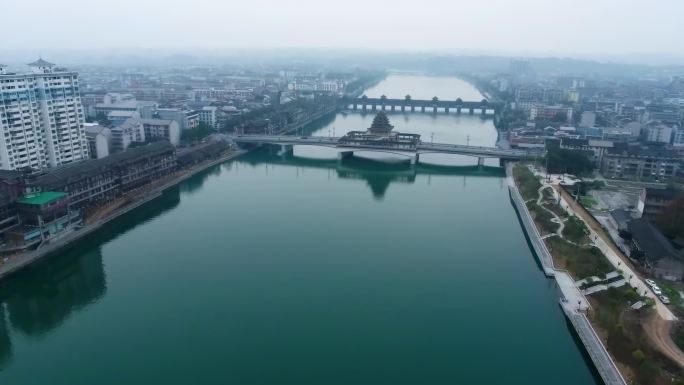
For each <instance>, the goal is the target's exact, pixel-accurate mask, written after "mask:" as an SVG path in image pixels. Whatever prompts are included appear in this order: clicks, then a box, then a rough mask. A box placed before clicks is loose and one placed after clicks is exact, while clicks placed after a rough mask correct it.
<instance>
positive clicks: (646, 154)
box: [601, 143, 682, 181]
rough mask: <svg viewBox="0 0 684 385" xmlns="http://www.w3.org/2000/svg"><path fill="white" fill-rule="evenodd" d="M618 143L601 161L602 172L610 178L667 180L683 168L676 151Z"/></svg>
mask: <svg viewBox="0 0 684 385" xmlns="http://www.w3.org/2000/svg"><path fill="white" fill-rule="evenodd" d="M617 144H618V143H614V147H613V148H612V149H608V151H607V152H606V153H605V154H604V155H603V161H602V162H601V172H602V173H603V175H604V176H606V177H608V178H615V179H628V180H637V181H667V180H670V179H672V178H673V177H674V176H675V175H677V172H678V171H679V169H680V168H681V162H682V160H681V157H680V156H679V155H678V154H677V152H675V151H670V150H664V149H648V148H642V147H639V146H627V145H624V146H622V145H621V146H618V145H617ZM619 144H624V143H619Z"/></svg>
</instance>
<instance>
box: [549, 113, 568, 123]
mask: <svg viewBox="0 0 684 385" xmlns="http://www.w3.org/2000/svg"><path fill="white" fill-rule="evenodd" d="M552 121H553V122H555V123H567V122H568V115H567V114H565V113H563V112H557V113H556V115H554V116H553V120H552Z"/></svg>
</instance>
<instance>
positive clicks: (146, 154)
mask: <svg viewBox="0 0 684 385" xmlns="http://www.w3.org/2000/svg"><path fill="white" fill-rule="evenodd" d="M173 151H175V147H173V145H172V144H171V143H169V142H167V141H158V142H153V143H150V144H146V145H144V146H140V147H134V148H129V149H128V150H126V151H123V152H117V153H115V154H112V155H110V156H107V157H104V158H102V159H90V160H85V161H82V162H77V163H69V164H66V165H64V166H60V167H55V168H53V169H51V170H49V171H47V172H46V173H44V174H42V175H39V176H37V177H36V178H35V179H34V180H33V181H32V182H31V184H32V185H37V186H41V187H43V188H46V187H47V188H53V187H54V188H56V187H60V186H63V185H64V183H65V182H66V181H68V180H70V179H72V180H79V179H81V178H87V177H90V176H93V175H98V174H101V173H102V172H104V171H106V170H107V169H113V168H114V166H123V165H126V164H127V163H132V162H136V161H139V160H142V159H146V158H150V157H153V156H156V155H159V154H164V153H167V152H173Z"/></svg>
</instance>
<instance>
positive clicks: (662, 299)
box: [658, 295, 670, 305]
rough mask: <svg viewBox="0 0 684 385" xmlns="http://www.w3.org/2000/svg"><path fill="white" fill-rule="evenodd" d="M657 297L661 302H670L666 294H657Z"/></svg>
mask: <svg viewBox="0 0 684 385" xmlns="http://www.w3.org/2000/svg"><path fill="white" fill-rule="evenodd" d="M658 298H660V300H661V301H663V303H664V304H665V305H667V304H668V303H670V299H669V298H667V296H666V295H660V296H658Z"/></svg>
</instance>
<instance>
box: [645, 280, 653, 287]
mask: <svg viewBox="0 0 684 385" xmlns="http://www.w3.org/2000/svg"><path fill="white" fill-rule="evenodd" d="M644 282H646V284H647V285H648V286H650V287H653V286H655V285H656V283H655V281H654V280H652V279H644Z"/></svg>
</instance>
